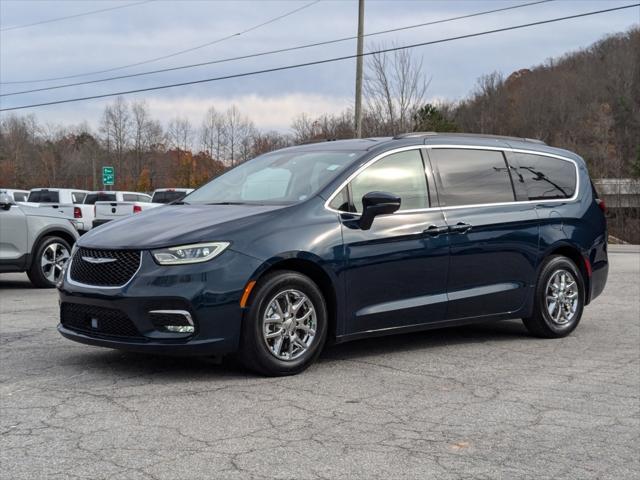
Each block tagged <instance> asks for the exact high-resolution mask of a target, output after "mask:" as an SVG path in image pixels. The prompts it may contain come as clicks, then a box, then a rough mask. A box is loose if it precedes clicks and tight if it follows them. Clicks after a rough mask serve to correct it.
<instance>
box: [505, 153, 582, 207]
mask: <svg viewBox="0 0 640 480" xmlns="http://www.w3.org/2000/svg"><path fill="white" fill-rule="evenodd" d="M511 159H512V160H511ZM510 160H511V163H512V164H513V168H512V172H513V173H514V174H513V181H514V182H516V183H519V184H524V187H525V189H526V192H527V196H528V199H529V200H553V199H563V198H571V197H573V194H574V193H575V191H576V184H577V178H578V177H577V171H576V167H575V165H574V163H573V162H571V161H569V160H561V159H559V158H554V157H546V156H542V155H535V154H530V153H513V154H512V156H511V157H510Z"/></svg>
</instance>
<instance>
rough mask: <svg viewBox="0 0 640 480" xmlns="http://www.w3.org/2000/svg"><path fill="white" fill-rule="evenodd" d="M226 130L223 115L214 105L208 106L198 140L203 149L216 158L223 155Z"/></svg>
mask: <svg viewBox="0 0 640 480" xmlns="http://www.w3.org/2000/svg"><path fill="white" fill-rule="evenodd" d="M225 138H226V131H225V117H224V115H223V114H221V113H220V112H218V111H217V110H216V109H215V108H214V107H211V108H209V110H207V113H206V114H205V116H204V120H203V121H202V127H200V142H201V144H202V148H203V150H204V151H206V152H209V155H211V156H212V157H214V158H215V159H216V160H221V159H222V158H223V157H224V151H225V148H226V144H225Z"/></svg>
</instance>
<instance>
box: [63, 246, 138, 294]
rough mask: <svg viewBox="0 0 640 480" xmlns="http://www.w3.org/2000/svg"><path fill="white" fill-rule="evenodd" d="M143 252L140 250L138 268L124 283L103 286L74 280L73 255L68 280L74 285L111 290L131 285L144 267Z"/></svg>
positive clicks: (69, 265)
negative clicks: (72, 273) (72, 275)
mask: <svg viewBox="0 0 640 480" xmlns="http://www.w3.org/2000/svg"><path fill="white" fill-rule="evenodd" d="M78 250H79V249H78ZM143 254H144V250H140V263H138V269H137V270H136V271H135V272H133V275H131V278H130V279H129V280H128V281H127V283H123V284H122V285H116V286H109V287H106V286H103V285H89V284H87V283H81V282H77V281H75V280H73V279H72V278H71V263H72V262H73V257H71V258H70V259H69V262H68V267H67V282H69V284H71V285H74V286H76V287H83V288H100V289H104V290H110V289H115V288H124V287H126V286H127V285H129V284H130V283H131V282H132V281H133V279H134V278H136V275H138V272H139V271H140V269H141V268H142V255H143ZM74 256H75V255H74Z"/></svg>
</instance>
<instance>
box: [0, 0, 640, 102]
mask: <svg viewBox="0 0 640 480" xmlns="http://www.w3.org/2000/svg"><path fill="white" fill-rule="evenodd" d="M638 6H640V3H634V4H631V5H624V6H621V7H614V8H607V9H603V10H595V11H591V12H585V13H579V14H576V15H568V16H566V17H557V18H551V19H548V20H541V21H538V22H531V23H524V24H521V25H513V26H510V27H503V28H496V29H493V30H486V31H483V32H477V33H469V34H466V35H458V36H456V37H449V38H443V39H440V40H432V41H429V42H421V43H414V44H411V45H403V46H400V47H392V48H385V49H381V50H375V51H371V52H365V53H363V56H369V55H377V54H380V53H388V52H395V51H398V50H407V49H410V48H417V47H423V46H426V45H435V44H438V43H445V42H451V41H454V40H462V39H466V38H473V37H480V36H483V35H489V34H493V33H500V32H507V31H511V30H518V29H521V28H527V27H533V26H537V25H545V24H549V23H555V22H560V21H563V20H571V19H575V18H581V17H588V16H591V15H599V14H602V13H607V12H614V11H617V10H624V9H627V8H633V7H638ZM357 56H358V55H345V56H342V57H333V58H327V59H324V60H315V61H312V62H305V63H298V64H294V65H284V66H281V67H274V68H267V69H264V70H255V71H252V72H245V73H237V74H232V75H225V76H221V77H213V78H204V79H201V80H191V81H188V82H180V83H172V84H169V85H158V86H155V87H147V88H139V89H135V90H125V91H120V92H113V93H104V94H100V95H90V96H86V97H76V98H69V99H65V100H55V101H52V102H43V103H34V104H30V105H20V106H18V107H10V108H1V109H0V112H7V111H11V110H22V109H26V108H34V107H44V106H48V105H59V104H62V103H71V102H80V101H84V100H94V99H98V98H107V97H115V96H119V95H129V94H132V93H142V92H150V91H154V90H164V89H167V88H174V87H184V86H187V85H196V84H201V83H209V82H215V81H220V80H229V79H232V78H241V77H249V76H253V75H260V74H264V73H272V72H280V71H283V70H293V69H297V68H302V67H309V66H312V65H321V64H325V63H333V62H339V61H343V60H350V59H353V58H356V57H357Z"/></svg>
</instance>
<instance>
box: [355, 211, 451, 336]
mask: <svg viewBox="0 0 640 480" xmlns="http://www.w3.org/2000/svg"><path fill="white" fill-rule="evenodd" d="M343 217H344V220H343V236H344V244H345V256H346V259H347V263H346V272H345V281H346V290H347V298H348V301H347V304H346V305H345V307H346V316H347V318H348V319H349V320H348V324H347V326H346V332H345V333H347V334H353V333H361V332H369V331H374V330H380V329H391V328H398V327H406V326H411V325H420V324H424V323H433V322H438V321H441V320H443V319H444V318H445V314H446V305H447V298H446V282H447V271H448V263H449V240H448V236H447V235H446V234H443V235H438V236H430V235H428V234H427V233H425V231H426V230H427V229H428V228H429V226H432V225H436V226H444V225H445V222H444V218H443V215H442V212H441V211H440V210H439V209H433V210H432V211H424V212H416V213H403V212H398V213H395V214H393V215H385V216H380V217H377V218H376V219H375V220H374V221H373V225H372V227H371V229H370V230H361V229H360V228H359V227H358V226H357V222H358V217H356V218H355V219H351V220H350V219H349V218H350V217H351V218H353V216H352V215H346V214H345V215H343Z"/></svg>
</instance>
